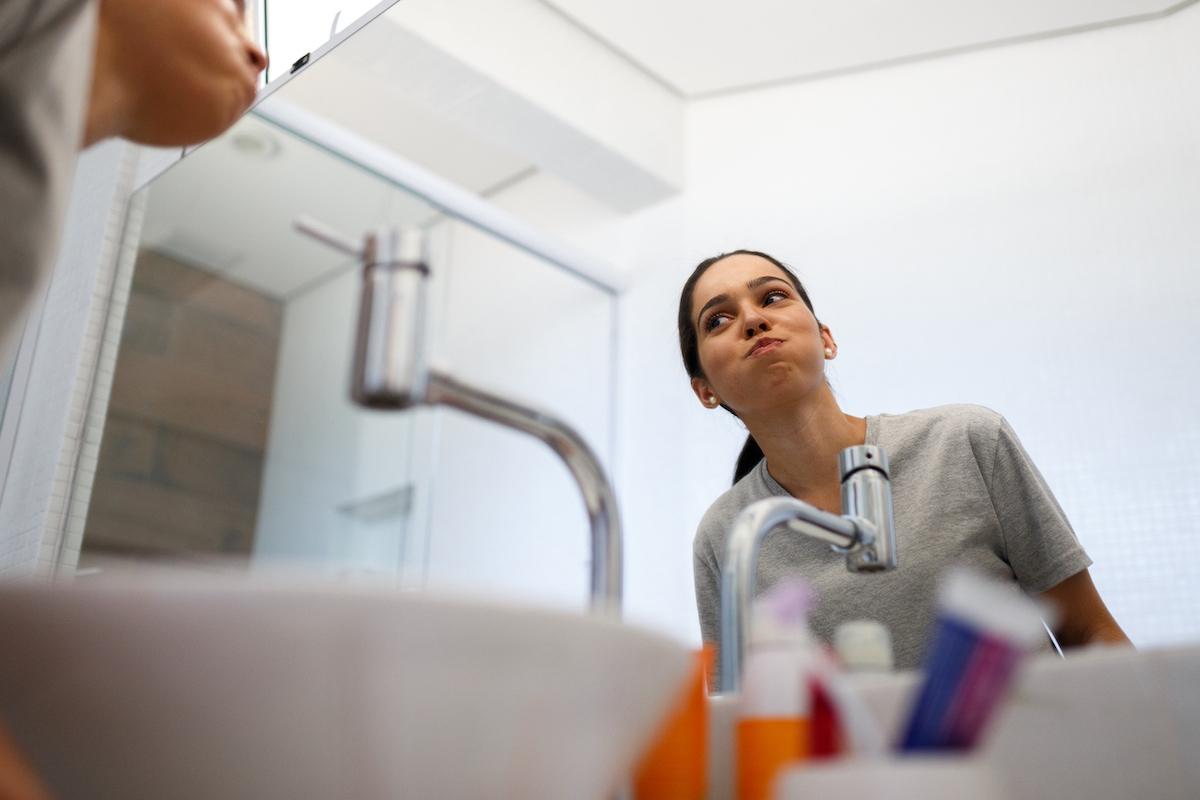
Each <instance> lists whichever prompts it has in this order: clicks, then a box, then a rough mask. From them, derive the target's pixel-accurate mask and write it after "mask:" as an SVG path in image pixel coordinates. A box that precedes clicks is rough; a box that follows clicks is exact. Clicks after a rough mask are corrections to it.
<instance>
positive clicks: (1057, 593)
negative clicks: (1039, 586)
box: [1038, 569, 1132, 647]
mask: <svg viewBox="0 0 1200 800" xmlns="http://www.w3.org/2000/svg"><path fill="white" fill-rule="evenodd" d="M1038 597H1039V598H1043V599H1045V600H1049V601H1050V602H1051V603H1053V604H1054V606H1055V607H1056V608H1057V609H1058V615H1059V618H1058V625H1056V626H1055V628H1054V636H1055V638H1057V639H1058V643H1059V644H1060V645H1062V646H1063V647H1078V646H1080V645H1085V644H1092V643H1094V642H1102V643H1105V644H1128V645H1132V642H1130V641H1129V637H1127V636H1126V635H1125V632H1124V631H1123V630H1121V626H1120V625H1118V624H1117V621H1116V620H1115V619H1113V617H1112V614H1110V613H1108V607H1107V606H1105V605H1104V601H1103V600H1101V599H1100V593H1099V592H1097V591H1096V585H1095V584H1093V583H1092V576H1091V575H1089V574H1088V571H1087V570H1086V569H1084V570H1080V571H1079V572H1077V573H1075V574H1074V575H1072V576H1071V577H1069V578H1067V579H1066V580H1065V581H1063V582H1062V583H1060V584H1058V585H1057V586H1055V587H1054V588H1053V589H1047V590H1046V591H1044V592H1042V593H1041V594H1039V595H1038Z"/></svg>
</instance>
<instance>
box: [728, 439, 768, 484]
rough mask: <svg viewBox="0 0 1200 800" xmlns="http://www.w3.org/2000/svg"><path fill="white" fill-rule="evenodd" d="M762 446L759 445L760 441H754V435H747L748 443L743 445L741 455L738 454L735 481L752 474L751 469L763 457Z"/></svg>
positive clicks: (734, 473)
mask: <svg viewBox="0 0 1200 800" xmlns="http://www.w3.org/2000/svg"><path fill="white" fill-rule="evenodd" d="M764 457H765V456H763V451H762V448H761V447H759V446H758V442H756V441H754V437H753V436H747V437H746V444H744V445H743V446H742V452H741V455H739V456H738V460H737V466H736V467H734V469H733V482H734V483H737V482H738V481H740V480H741V479H742V478H744V477H746V476H747V475H749V474H750V471H751V470H752V469H754V468H755V467H757V466H758V462H760V461H762V460H763V458H764Z"/></svg>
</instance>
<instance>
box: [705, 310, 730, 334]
mask: <svg viewBox="0 0 1200 800" xmlns="http://www.w3.org/2000/svg"><path fill="white" fill-rule="evenodd" d="M725 320H726V317H725V315H724V314H713V315H712V316H711V317H709V318H708V319H707V320H705V321H704V330H706V331H712V330H716V329H717V327H718V326H720V325H721V323H723V322H725Z"/></svg>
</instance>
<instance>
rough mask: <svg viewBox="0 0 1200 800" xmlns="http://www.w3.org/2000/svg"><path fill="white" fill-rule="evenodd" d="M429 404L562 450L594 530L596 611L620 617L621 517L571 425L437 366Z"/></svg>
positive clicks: (431, 378)
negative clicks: (483, 421)
mask: <svg viewBox="0 0 1200 800" xmlns="http://www.w3.org/2000/svg"><path fill="white" fill-rule="evenodd" d="M425 402H427V403H430V404H434V403H444V404H445V405H448V406H453V407H454V408H457V409H459V410H461V411H466V412H467V413H469V414H474V415H476V416H479V417H483V418H484V419H489V420H491V421H492V422H497V423H499V424H501V425H507V426H508V427H510V428H515V429H516V430H519V431H523V432H524V433H528V434H530V435H532V436H535V437H537V438H538V439H541V440H542V441H543V442H545V443H546V444H548V445H550V448H551V449H552V450H553V451H554V452H556V453H558V455H559V457H560V458H562V460H563V461H564V462H566V465H567V468H568V469H570V470H571V474H572V475H574V476H575V481H576V482H577V483H578V484H579V489H580V491H581V492H582V493H583V502H584V504H585V505H586V506H587V513H588V521H589V522H590V524H591V529H592V587H591V598H592V599H591V608H592V611H593V612H598V613H602V614H608V615H611V616H614V617H619V616H620V615H621V590H622V586H621V582H622V576H621V565H622V555H621V549H622V545H621V520H620V517H619V515H618V514H617V500H616V497H615V496H614V495H613V490H612V486H611V485H610V484H609V482H608V479H607V478H606V477H605V475H604V468H603V467H601V466H600V460H599V459H598V458H596V454H595V453H593V452H592V449H591V448H590V447H588V445H587V442H585V441H584V440H583V437H581V436H580V435H579V434H578V433H576V432H575V430H574V429H572V428H571V426H569V425H567V424H566V423H565V422H562V421H560V420H558V419H555V418H554V417H552V416H551V415H549V414H546V413H544V412H540V411H536V410H534V409H532V408H527V407H525V406H522V405H518V404H517V403H514V402H512V401H511V400H506V399H504V398H503V397H498V396H496V395H494V394H489V393H488V392H485V391H483V390H482V389H477V388H475V387H473V386H467V385H466V384H463V383H460V382H458V381H456V380H455V379H454V378H452V377H450V376H449V375H445V374H443V373H441V372H439V371H438V370H436V369H432V370H430V371H429V385H428V389H427V395H426V399H425Z"/></svg>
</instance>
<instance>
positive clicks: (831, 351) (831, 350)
mask: <svg viewBox="0 0 1200 800" xmlns="http://www.w3.org/2000/svg"><path fill="white" fill-rule="evenodd" d="M821 345H822V346H823V347H824V348H825V358H826V359H831V358H833V357H834V356H836V355H837V342H835V341H834V340H833V331H831V330H829V326H828V325H822V326H821Z"/></svg>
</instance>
